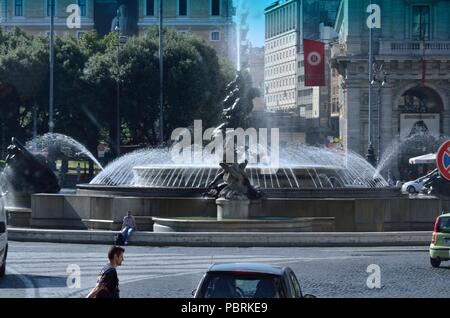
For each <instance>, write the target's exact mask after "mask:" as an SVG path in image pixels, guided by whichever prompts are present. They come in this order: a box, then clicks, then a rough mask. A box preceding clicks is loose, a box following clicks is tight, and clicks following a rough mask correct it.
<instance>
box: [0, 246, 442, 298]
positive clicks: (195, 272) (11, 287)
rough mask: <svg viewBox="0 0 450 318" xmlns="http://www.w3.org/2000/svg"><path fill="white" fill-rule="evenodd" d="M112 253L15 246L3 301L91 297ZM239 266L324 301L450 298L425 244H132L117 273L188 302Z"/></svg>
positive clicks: (141, 293)
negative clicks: (290, 279)
mask: <svg viewBox="0 0 450 318" xmlns="http://www.w3.org/2000/svg"><path fill="white" fill-rule="evenodd" d="M107 250H108V246H102V245H77V244H50V243H18V242H10V247H9V255H8V263H7V275H6V276H5V277H4V278H3V279H0V297H1V298H5V297H31V298H35V297H38V298H46V297H50V298H52V297H57V298H61V297H64V298H65V297H75V298H77V297H85V295H86V294H87V293H88V292H89V290H90V289H91V288H92V287H93V286H94V285H95V282H96V278H97V275H98V273H99V271H100V269H101V268H102V266H103V265H105V264H106V263H107V256H106V254H107ZM237 261H240V262H242V261H244V262H264V263H271V264H277V265H287V266H290V267H292V269H293V270H294V272H295V273H296V275H297V277H298V279H299V281H300V283H301V286H302V290H303V293H308V294H313V295H316V296H317V297H320V298H323V297H325V298H328V297H333V298H334V297H337V298H342V297H357V298H359V297H362V298H366V297H370V298H372V297H377V298H379V297H433V298H434V297H448V295H449V294H450V286H449V284H448V279H449V276H450V267H449V265H450V264H448V263H443V267H441V268H439V269H433V268H431V266H430V264H429V258H428V249H427V248H424V247H405V248H401V247H386V248H180V247H176V248H151V247H127V248H126V252H125V261H124V263H123V266H122V267H120V268H119V269H118V274H119V279H120V289H121V297H123V298H128V297H140V298H147V297H148V298H167V297H169V298H189V297H191V291H192V290H193V289H195V288H196V285H197V283H198V282H199V280H200V278H201V277H202V275H203V273H204V271H205V270H206V269H207V268H208V267H209V265H210V264H211V263H214V262H237ZM371 264H376V265H378V266H379V267H380V270H381V276H380V278H381V288H379V289H377V288H375V289H370V288H368V286H367V279H368V277H369V276H370V274H371V272H370V273H367V269H368V266H369V265H371ZM70 265H72V267H74V266H73V265H75V267H74V268H76V267H77V266H79V268H80V275H79V279H75V280H73V279H72V278H73V274H71V275H72V276H71V277H70V279H68V278H69V274H70V273H72V272H71V269H70V268H69V271H67V269H68V266H70ZM77 277H78V276H77ZM76 282H79V286H76ZM68 284H69V285H72V287H73V288H69V287H67V286H68Z"/></svg>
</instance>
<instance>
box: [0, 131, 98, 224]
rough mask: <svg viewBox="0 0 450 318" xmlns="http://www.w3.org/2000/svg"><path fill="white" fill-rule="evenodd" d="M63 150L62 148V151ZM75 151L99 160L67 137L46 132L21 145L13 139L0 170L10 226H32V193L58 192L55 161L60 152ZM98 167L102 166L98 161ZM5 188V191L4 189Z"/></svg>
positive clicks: (58, 184) (58, 185) (0, 179)
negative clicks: (4, 164) (3, 166)
mask: <svg viewBox="0 0 450 318" xmlns="http://www.w3.org/2000/svg"><path fill="white" fill-rule="evenodd" d="M62 149H64V150H62ZM67 149H69V151H71V149H72V150H75V151H76V152H77V153H81V154H85V155H86V157H88V158H92V159H94V161H95V162H97V163H98V161H97V160H96V159H95V158H94V156H93V155H92V154H90V153H89V152H88V151H87V149H86V148H85V147H84V146H83V145H81V144H80V143H78V142H76V141H75V140H73V139H72V138H70V137H68V136H64V135H61V134H46V135H44V136H40V137H38V138H35V139H33V140H31V141H29V142H28V143H26V145H23V144H22V143H21V142H20V141H19V140H17V139H16V138H12V141H11V145H10V146H9V147H8V149H7V157H6V167H5V168H4V170H3V171H2V172H1V176H0V185H1V188H2V189H7V193H3V190H2V200H3V197H4V200H3V201H4V204H5V209H6V211H7V214H8V221H9V224H10V225H13V226H24V227H29V226H30V225H31V222H30V221H31V213H32V209H31V207H32V199H31V197H32V195H33V194H35V193H46V194H59V193H60V191H61V186H60V183H59V181H60V180H59V179H58V177H57V175H56V163H55V160H56V159H57V158H58V156H59V154H60V153H62V152H63V151H67ZM98 165H99V166H100V167H101V165H100V164H99V163H98ZM5 191H6V190H5Z"/></svg>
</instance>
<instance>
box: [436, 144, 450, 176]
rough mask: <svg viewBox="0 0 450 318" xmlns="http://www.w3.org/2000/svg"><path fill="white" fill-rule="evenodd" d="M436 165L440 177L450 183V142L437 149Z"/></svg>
mask: <svg viewBox="0 0 450 318" xmlns="http://www.w3.org/2000/svg"><path fill="white" fill-rule="evenodd" d="M436 164H437V166H438V168H439V171H440V173H441V175H442V176H443V177H444V178H445V179H447V180H449V181H450V140H449V141H447V142H446V143H444V144H443V145H442V146H441V148H439V151H438V153H437V155H436Z"/></svg>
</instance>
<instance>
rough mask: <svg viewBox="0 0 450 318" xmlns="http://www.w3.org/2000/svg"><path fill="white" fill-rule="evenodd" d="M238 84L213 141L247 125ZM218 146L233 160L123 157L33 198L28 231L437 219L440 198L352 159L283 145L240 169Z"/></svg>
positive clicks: (340, 225)
mask: <svg viewBox="0 0 450 318" xmlns="http://www.w3.org/2000/svg"><path fill="white" fill-rule="evenodd" d="M242 85H243V84H242V81H241V79H240V78H239V76H238V77H237V78H236V79H235V80H234V81H233V83H231V84H230V85H229V86H228V96H227V98H226V99H225V100H224V104H223V108H224V112H223V124H222V125H220V126H219V127H217V128H216V129H215V130H214V131H215V133H214V134H213V135H214V136H216V138H217V135H218V134H219V133H221V134H225V135H226V134H227V133H228V130H227V128H231V127H236V125H238V123H242V122H243V123H244V124H245V122H247V119H248V116H249V113H250V112H251V110H252V107H251V94H250V95H248V94H249V92H248V91H247V90H246V89H242ZM249 96H250V97H249ZM224 147H225V148H226V149H230V148H231V149H233V151H234V153H235V154H236V157H235V158H236V161H235V162H231V163H230V162H228V163H226V164H225V163H223V162H226V161H225V160H223V158H219V159H218V158H217V157H216V155H202V156H198V153H197V152H196V151H195V146H194V147H193V148H192V149H191V150H192V153H190V155H191V156H190V157H191V158H194V159H197V160H193V161H192V162H189V163H180V162H178V161H176V160H174V158H173V156H172V155H173V152H172V150H173V148H172V149H161V148H158V149H142V150H138V151H136V152H133V153H130V154H127V155H125V156H123V157H120V158H118V159H116V160H115V161H113V162H112V163H110V164H109V165H108V166H106V167H105V169H103V171H101V172H100V173H99V174H98V175H97V176H96V177H95V178H94V179H93V180H92V181H91V183H90V184H80V185H77V192H76V193H75V194H61V193H60V194H34V195H33V196H32V201H33V211H32V222H31V223H32V226H34V227H43V228H71V229H86V228H89V229H108V230H118V229H120V227H121V224H122V219H123V217H124V216H125V213H126V212H127V211H132V212H133V215H135V217H136V220H137V222H138V227H139V228H140V230H149V231H151V230H155V231H179V232H185V231H188V232H195V231H197V232H198V231H213V232H214V231H226V232H233V231H249V232H252V231H253V232H254V231H266V232H298V231H315V232H321V231H338V232H343V231H348V232H351V231H361V232H363V231H404V230H428V229H429V227H430V226H432V224H433V222H434V220H435V217H436V213H439V212H438V211H440V207H441V202H440V200H439V199H433V198H429V199H427V200H422V201H420V202H419V201H416V200H418V199H416V198H409V197H408V196H404V195H402V194H401V193H400V191H399V189H397V188H390V187H388V184H387V182H386V181H385V180H384V178H383V177H382V176H381V175H380V174H379V173H377V171H376V169H375V168H374V167H372V166H371V165H370V164H369V163H368V162H367V161H366V160H365V159H364V158H362V157H361V156H360V155H358V154H356V153H354V152H351V151H348V152H346V153H343V152H339V151H336V150H330V149H324V148H317V147H309V146H305V145H299V144H289V145H286V146H285V147H283V148H282V149H280V150H279V158H280V160H279V162H278V164H276V165H272V164H271V163H269V164H267V163H258V162H257V163H253V162H250V163H248V164H247V163H245V161H244V160H245V159H246V157H245V156H246V155H249V154H250V155H252V153H251V151H252V149H247V148H246V147H244V148H238V147H236V144H235V142H234V141H233V142H231V143H230V142H228V143H225V146H224ZM226 149H225V150H226ZM224 153H226V151H224ZM238 162H240V163H241V165H238ZM242 163H244V164H242ZM424 211H426V213H424Z"/></svg>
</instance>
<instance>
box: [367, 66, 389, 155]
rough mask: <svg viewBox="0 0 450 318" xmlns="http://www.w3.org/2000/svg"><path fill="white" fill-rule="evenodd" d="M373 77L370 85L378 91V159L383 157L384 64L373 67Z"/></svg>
mask: <svg viewBox="0 0 450 318" xmlns="http://www.w3.org/2000/svg"><path fill="white" fill-rule="evenodd" d="M372 71H373V77H372V81H371V82H370V85H372V86H374V87H376V88H377V89H378V159H379V158H380V157H381V111H382V107H381V104H382V103H381V89H382V88H383V87H384V86H385V85H386V83H387V73H386V71H385V70H384V63H381V64H380V65H379V66H378V65H377V63H376V62H374V63H373V65H372Z"/></svg>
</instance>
